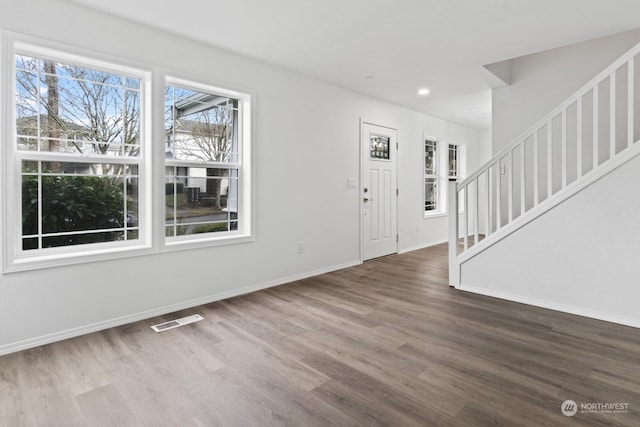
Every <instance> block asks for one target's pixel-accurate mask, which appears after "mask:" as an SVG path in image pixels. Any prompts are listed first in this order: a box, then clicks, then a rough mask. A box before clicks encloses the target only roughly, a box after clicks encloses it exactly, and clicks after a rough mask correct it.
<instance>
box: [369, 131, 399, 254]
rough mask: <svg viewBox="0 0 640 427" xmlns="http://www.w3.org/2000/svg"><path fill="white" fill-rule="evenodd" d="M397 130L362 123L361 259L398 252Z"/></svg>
mask: <svg viewBox="0 0 640 427" xmlns="http://www.w3.org/2000/svg"><path fill="white" fill-rule="evenodd" d="M396 133H397V132H396V130H395V129H390V128H387V127H383V126H376V125H373V124H370V123H363V125H362V141H361V147H362V166H363V167H362V170H363V176H362V187H361V189H360V192H361V196H362V198H361V200H362V202H361V203H362V224H363V232H362V239H363V241H362V259H363V261H366V260H368V259H372V258H377V257H381V256H384V255H389V254H394V253H396V252H398V241H397V223H396V221H397V210H398V206H397V197H398V196H397V186H396V167H397V166H396V165H397V161H396V148H397V147H396V140H397V136H396Z"/></svg>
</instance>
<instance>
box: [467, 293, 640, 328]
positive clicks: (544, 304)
mask: <svg viewBox="0 0 640 427" xmlns="http://www.w3.org/2000/svg"><path fill="white" fill-rule="evenodd" d="M457 289H458V290H460V291H465V292H470V293H473V294H479V295H484V296H488V297H493V298H499V299H503V300H507V301H512V302H518V303H521V304H527V305H532V306H535V307H540V308H546V309H549V310H554V311H560V312H563V313H569V314H575V315H576V316H583V317H589V318H591V319H596V320H603V321H605V322H611V323H617V324H619V325H624V326H631V327H633V328H640V319H632V318H628V317H622V316H616V315H615V314H610V313H603V312H599V311H595V310H589V309H585V308H581V307H575V306H571V305H566V304H559V303H555V302H552V301H546V300H539V299H536V298H530V297H525V296H521V295H512V294H509V293H506V292H500V291H495V290H491V289H483V288H477V287H474V286H469V285H464V284H462V285H461V286H460V287H458V288H457Z"/></svg>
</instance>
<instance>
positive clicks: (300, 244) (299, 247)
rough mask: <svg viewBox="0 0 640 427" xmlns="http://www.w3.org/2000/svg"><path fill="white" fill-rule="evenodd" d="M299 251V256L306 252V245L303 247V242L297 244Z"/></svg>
mask: <svg viewBox="0 0 640 427" xmlns="http://www.w3.org/2000/svg"><path fill="white" fill-rule="evenodd" d="M297 250H298V253H299V254H301V253H303V252H304V245H303V243H302V242H298V244H297Z"/></svg>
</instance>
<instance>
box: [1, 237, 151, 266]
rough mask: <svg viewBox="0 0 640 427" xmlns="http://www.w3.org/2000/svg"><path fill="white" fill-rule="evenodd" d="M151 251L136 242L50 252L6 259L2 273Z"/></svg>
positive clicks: (135, 254)
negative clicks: (74, 250) (108, 246)
mask: <svg viewBox="0 0 640 427" xmlns="http://www.w3.org/2000/svg"><path fill="white" fill-rule="evenodd" d="M151 253H153V249H152V248H151V245H146V244H136V245H131V246H126V247H122V246H120V247H117V248H113V247H111V248H92V249H88V248H87V250H86V251H84V252H73V253H69V252H66V253H55V254H53V253H52V254H46V255H39V256H28V257H22V258H16V259H13V260H8V261H7V263H6V264H5V267H4V269H3V273H16V272H20V271H30V270H40V269H44V268H54V267H63V266H68V265H77V264H85V263H89V262H99V261H108V260H113V259H119V258H131V257H132V256H142V255H149V254H151Z"/></svg>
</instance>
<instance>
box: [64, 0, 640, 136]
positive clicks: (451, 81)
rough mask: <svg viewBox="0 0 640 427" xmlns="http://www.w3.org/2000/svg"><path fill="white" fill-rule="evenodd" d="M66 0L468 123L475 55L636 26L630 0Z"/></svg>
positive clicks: (480, 99)
mask: <svg viewBox="0 0 640 427" xmlns="http://www.w3.org/2000/svg"><path fill="white" fill-rule="evenodd" d="M71 1H73V2H75V3H79V4H83V5H86V6H89V7H92V8H95V9H99V10H100V11H103V12H108V13H110V14H113V15H117V16H121V17H125V18H127V19H129V20H132V21H136V22H140V23H143V24H146V25H149V26H152V27H155V28H159V29H163V30H165V31H168V32H171V33H175V34H179V35H182V36H186V37H189V38H191V39H196V40H199V41H202V42H206V43H209V44H211V45H215V46H218V47H221V48H224V49H227V50H231V51H234V52H237V53H240V54H243V55H246V56H249V57H252V58H255V59H258V60H261V61H265V62H268V63H271V64H274V65H277V66H281V67H284V68H287V69H290V70H294V71H297V72H299V73H302V74H305V75H308V76H311V77H314V78H317V79H319V80H323V81H325V82H330V83H333V84H336V85H338V86H341V87H343V88H346V89H349V90H352V91H355V92H358V93H362V94H365V95H368V96H371V97H374V98H377V99H380V100H383V101H387V102H390V103H393V104H397V105H401V106H404V107H407V108H409V109H412V110H415V111H419V112H423V113H426V114H429V115H432V116H436V117H441V118H444V119H447V120H451V121H453V122H457V123H461V124H464V125H467V126H471V127H473V128H477V129H485V128H489V127H490V126H491V93H490V86H491V85H492V84H495V79H492V78H491V75H490V73H488V72H487V71H486V69H485V68H484V67H483V65H484V64H490V63H493V62H498V61H502V60H505V59H510V58H514V57H518V56H522V55H527V54H530V53H534V52H539V51H543V50H547V49H551V48H554V47H559V46H563V45H567V44H572V43H577V42H580V41H584V40H588V39H592V38H597V37H601V36H605V35H610V34H614V33H617V32H622V31H626V30H630V29H634V28H637V27H640V1H638V0H224V1H221V0H181V1H180V2H175V1H174V0H136V1H131V0H109V1H104V0H71ZM422 87H427V88H429V90H430V91H431V93H430V94H429V95H428V96H418V95H417V90H418V89H419V88H422Z"/></svg>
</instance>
